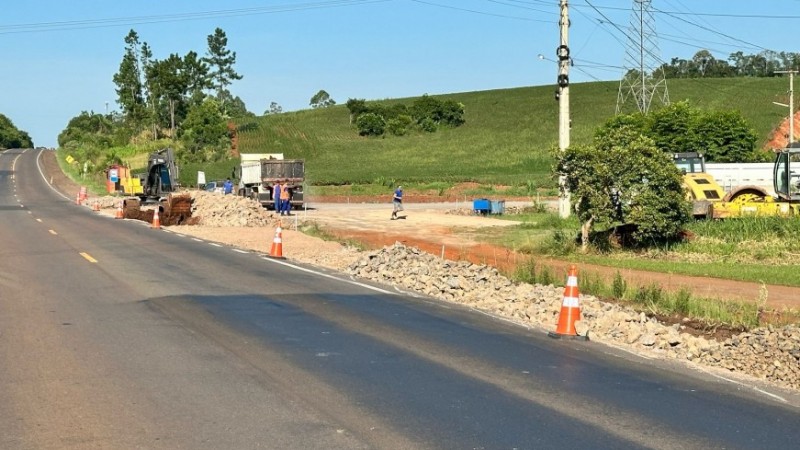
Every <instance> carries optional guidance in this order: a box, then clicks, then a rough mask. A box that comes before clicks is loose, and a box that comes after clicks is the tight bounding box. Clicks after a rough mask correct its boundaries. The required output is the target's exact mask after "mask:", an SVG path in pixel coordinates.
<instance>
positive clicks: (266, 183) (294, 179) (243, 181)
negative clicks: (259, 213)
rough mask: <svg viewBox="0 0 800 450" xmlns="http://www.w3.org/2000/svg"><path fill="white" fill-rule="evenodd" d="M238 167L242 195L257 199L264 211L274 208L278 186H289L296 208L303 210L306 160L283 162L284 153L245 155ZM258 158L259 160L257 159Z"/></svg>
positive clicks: (286, 160) (291, 200)
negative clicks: (275, 188) (273, 192)
mask: <svg viewBox="0 0 800 450" xmlns="http://www.w3.org/2000/svg"><path fill="white" fill-rule="evenodd" d="M241 157H242V161H241V163H240V165H239V168H238V172H239V173H238V178H239V189H238V193H239V195H241V196H243V197H248V198H252V199H254V200H257V201H258V202H259V203H261V205H263V206H264V207H265V208H268V209H270V208H274V206H275V205H274V202H273V197H272V190H273V186H274V185H275V183H280V184H288V186H289V192H290V193H291V199H290V204H291V206H292V207H293V208H302V207H303V183H304V182H305V161H304V160H302V159H283V154H282V153H260V154H250V155H247V154H242V155H241ZM255 157H259V158H258V159H257V160H255Z"/></svg>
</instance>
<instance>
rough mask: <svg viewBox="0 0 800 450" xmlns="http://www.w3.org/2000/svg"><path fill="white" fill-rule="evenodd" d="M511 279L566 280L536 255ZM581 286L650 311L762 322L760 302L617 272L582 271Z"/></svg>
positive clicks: (588, 291) (731, 322)
mask: <svg viewBox="0 0 800 450" xmlns="http://www.w3.org/2000/svg"><path fill="white" fill-rule="evenodd" d="M511 278H512V279H514V280H515V281H520V282H525V283H538V284H544V285H548V284H555V285H557V286H560V285H562V284H563V281H564V280H563V279H562V278H558V279H556V277H554V274H553V271H552V270H551V269H550V268H549V267H547V266H546V265H538V264H536V262H535V261H534V259H533V258H531V259H528V260H527V261H525V262H523V263H522V264H520V265H519V266H517V268H516V270H515V271H514V273H513V274H512V275H511ZM578 289H579V291H580V292H581V293H582V294H589V295H594V296H596V297H599V298H602V299H605V300H613V301H616V302H620V303H624V304H627V305H629V306H631V307H632V308H633V309H635V310H637V311H642V312H646V313H649V314H660V315H679V316H682V317H689V318H693V319H699V320H702V321H705V322H708V323H711V324H726V325H730V326H734V327H738V326H742V327H745V328H752V327H756V326H758V325H759V315H758V310H759V305H757V304H752V303H745V302H733V301H724V300H718V299H708V298H702V297H696V296H694V295H693V294H692V293H691V292H690V291H689V290H686V289H681V290H678V291H676V292H671V291H665V290H664V289H663V288H662V287H661V286H659V285H658V284H648V285H635V284H632V283H629V282H628V281H627V280H625V279H624V278H623V277H622V275H621V274H620V273H619V272H617V273H616V276H615V277H614V279H613V280H612V281H611V282H609V281H608V280H607V279H605V278H603V277H601V276H600V275H599V274H598V273H595V272H592V271H583V270H582V271H581V272H580V274H579V276H578Z"/></svg>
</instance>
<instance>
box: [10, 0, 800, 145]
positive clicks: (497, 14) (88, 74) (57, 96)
mask: <svg viewBox="0 0 800 450" xmlns="http://www.w3.org/2000/svg"><path fill="white" fill-rule="evenodd" d="M9 3H10V4H8V5H4V6H3V18H4V20H3V22H2V25H0V52H2V55H3V62H4V64H3V67H2V70H0V86H1V87H2V95H0V113H3V114H5V115H6V116H8V117H9V118H10V119H11V120H12V121H13V122H14V123H15V125H16V126H17V127H19V128H21V129H23V130H26V131H28V132H29V133H30V134H31V136H32V137H33V139H34V143H35V145H37V146H47V147H55V146H56V139H57V136H58V133H60V132H61V131H62V130H63V129H64V127H65V126H66V124H67V122H68V121H69V119H70V118H72V117H74V116H76V115H78V114H79V113H80V112H81V111H95V112H105V110H106V102H108V109H109V110H115V109H117V104H116V93H115V91H114V88H115V87H114V84H113V82H112V77H113V75H114V73H116V72H117V70H118V68H119V63H120V61H121V59H122V55H123V50H124V45H125V44H124V42H123V39H124V37H125V35H126V34H127V32H128V30H130V29H131V28H133V29H135V30H136V31H137V32H138V33H139V36H140V38H141V40H143V41H146V42H147V43H148V44H150V46H151V47H152V49H153V51H154V56H155V58H157V59H162V58H165V57H167V56H168V55H169V54H170V53H178V54H180V55H184V54H186V53H187V52H188V51H190V50H194V51H196V52H198V53H199V54H201V55H203V54H204V53H205V50H206V45H207V43H206V37H207V36H208V35H209V34H211V33H213V31H214V28H216V27H220V28H222V29H223V30H225V32H226V34H227V36H228V47H229V48H230V49H231V50H233V51H235V52H236V53H237V61H236V66H235V68H236V70H237V71H238V72H239V73H240V74H242V75H243V76H244V78H243V79H242V80H240V81H237V82H235V83H234V84H233V85H232V86H231V88H230V89H231V91H232V92H233V93H234V94H235V95H238V96H240V97H241V98H242V99H243V100H244V101H245V103H246V105H247V107H248V109H249V110H250V111H253V112H255V113H256V114H261V113H262V112H263V111H264V110H266V109H267V108H268V106H269V104H270V102H273V101H274V102H277V103H278V104H280V105H281V106H282V107H283V109H284V111H292V110H298V109H304V108H308V103H309V99H310V98H311V96H312V95H314V94H315V93H316V92H317V91H319V90H320V89H325V90H326V91H327V92H328V93H329V94H330V95H331V97H332V98H333V99H334V100H336V101H337V102H338V103H344V102H346V101H347V99H348V98H366V99H368V100H372V99H383V98H397V97H410V96H417V95H421V94H424V93H428V94H442V93H452V92H465V91H478V90H489V89H498V88H509V87H521V86H538V85H549V84H553V83H554V80H555V74H556V66H555V63H554V62H551V61H552V60H554V59H555V48H556V46H557V45H558V26H557V22H558V1H557V0H526V1H522V0H385V1H381V0H226V1H225V2H220V1H209V0H192V1H185V0H177V1H172V2H164V1H163V0H158V1H156V0H136V1H132V0H105V1H101V0H75V1H73V2H66V1H63V0H27V1H17V2H9ZM632 4H633V0H572V1H570V2H569V5H570V16H571V21H572V26H571V28H570V36H569V40H570V47H571V49H572V53H571V55H572V57H573V58H574V60H575V68H574V69H573V71H572V76H571V80H572V82H581V81H592V80H617V79H619V77H620V74H621V73H622V69H621V67H622V66H623V65H624V61H625V49H624V45H623V44H624V43H625V42H626V37H625V35H624V33H626V32H627V31H628V23H629V19H630V17H631V5H632ZM652 5H653V8H654V9H655V10H656V12H655V28H656V32H657V34H658V37H659V39H658V46H659V51H660V54H661V58H662V59H663V60H664V61H669V60H670V59H671V58H672V57H681V58H686V59H688V58H691V56H692V55H694V54H695V53H696V52H697V51H698V50H701V49H704V48H705V49H709V50H710V51H711V52H712V53H713V54H714V56H715V57H717V58H721V59H727V57H728V55H729V54H730V53H733V52H735V51H737V50H741V51H743V52H745V53H746V54H754V53H758V52H759V51H761V50H763V49H769V50H775V51H793V52H798V51H800V48H798V47H800V46H798V44H797V40H796V39H794V40H791V39H790V36H791V34H790V33H789V31H788V30H792V29H794V28H796V24H797V23H800V0H761V1H752V0H694V1H691V0H653V1H652ZM111 19H118V20H111ZM539 54H542V55H544V56H545V59H540V58H538V57H537V56H538V55H539ZM572 101H573V102H578V101H580V99H576V98H574V97H573V99H572ZM554 126H555V125H554Z"/></svg>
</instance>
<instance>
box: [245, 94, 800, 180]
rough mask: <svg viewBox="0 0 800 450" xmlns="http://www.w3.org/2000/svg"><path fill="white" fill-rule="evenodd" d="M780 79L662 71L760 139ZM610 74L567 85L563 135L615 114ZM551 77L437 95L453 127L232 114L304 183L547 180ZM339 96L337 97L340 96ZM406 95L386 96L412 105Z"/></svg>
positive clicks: (257, 148) (581, 137)
mask: <svg viewBox="0 0 800 450" xmlns="http://www.w3.org/2000/svg"><path fill="white" fill-rule="evenodd" d="M787 86H788V83H787V81H786V80H785V79H782V78H731V79H713V80H703V79H688V80H669V82H668V87H669V94H670V99H671V100H672V101H677V100H689V101H690V102H691V104H692V105H695V106H698V107H701V108H714V109H717V108H723V109H734V110H739V111H741V112H742V114H743V116H744V117H745V118H746V119H747V120H748V121H749V123H750V124H751V126H753V128H754V129H755V130H756V132H757V133H758V135H759V136H760V138H761V140H762V143H764V142H766V141H767V139H768V137H769V134H770V132H771V130H772V129H773V128H774V127H775V126H776V125H777V124H778V123H779V122H780V120H781V119H782V118H783V116H784V115H785V114H786V111H785V109H784V108H780V107H778V106H775V105H773V104H772V101H780V99H781V98H782V97H781V96H782V95H783V94H784V93H785V92H786V90H787ZM617 88H618V83H617V82H597V83H579V84H574V85H572V86H571V91H570V97H571V113H572V130H571V142H572V143H573V144H575V143H586V142H589V141H590V140H591V136H592V133H593V131H594V129H595V128H596V127H597V126H599V125H601V124H602V123H603V122H604V121H605V120H607V119H608V118H609V117H611V116H613V115H614V111H615V106H616V99H617ZM553 89H554V88H553V86H537V87H524V88H515V89H502V90H493V91H481V92H466V93H460V94H449V95H442V96H437V98H441V99H453V100H455V101H459V102H461V103H463V104H464V105H465V119H466V123H465V124H464V125H463V126H461V127H458V128H455V129H441V130H439V131H437V132H435V133H411V134H410V135H407V136H402V137H396V136H387V137H383V138H366V137H360V136H358V133H357V132H356V130H355V128H354V127H353V126H351V125H350V123H349V111H348V110H347V108H346V107H345V106H344V105H337V106H334V107H331V108H324V109H316V110H304V111H298V112H291V113H283V114H278V115H271V116H264V117H259V118H256V119H254V120H248V121H247V122H245V123H241V124H240V134H239V148H240V151H241V152H243V153H266V152H278V153H280V152H282V153H284V155H285V156H286V157H287V158H303V159H305V160H306V171H307V178H308V181H309V183H310V184H311V185H342V184H378V185H383V184H386V181H387V180H393V181H396V182H401V181H402V182H403V183H406V185H409V184H411V183H413V182H417V183H426V182H433V181H436V182H447V183H453V182H463V181H475V182H479V183H484V184H504V185H512V186H527V187H537V188H552V187H553V186H555V181H554V180H553V179H552V177H551V164H552V159H551V156H550V150H551V149H553V148H554V147H556V146H557V143H558V125H557V114H558V103H557V102H556V101H554V99H553ZM339 100H340V103H344V102H345V100H346V99H339ZM413 100H414V99H413V98H408V99H394V100H386V101H385V102H386V103H392V102H402V103H405V104H406V105H411V103H412V102H413Z"/></svg>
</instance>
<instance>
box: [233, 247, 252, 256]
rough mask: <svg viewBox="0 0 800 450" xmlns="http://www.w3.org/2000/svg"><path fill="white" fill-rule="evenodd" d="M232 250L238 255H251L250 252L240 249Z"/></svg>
mask: <svg viewBox="0 0 800 450" xmlns="http://www.w3.org/2000/svg"><path fill="white" fill-rule="evenodd" d="M231 250H233V251H235V252H236V253H244V254H245V255H247V254H249V253H250V252H247V251H244V250H240V249H238V248H232V249H231Z"/></svg>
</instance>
